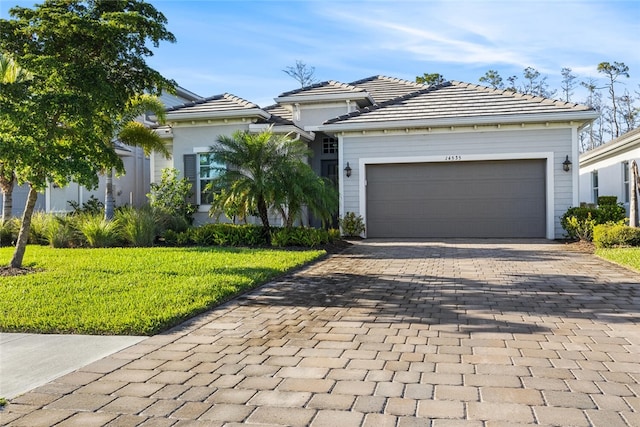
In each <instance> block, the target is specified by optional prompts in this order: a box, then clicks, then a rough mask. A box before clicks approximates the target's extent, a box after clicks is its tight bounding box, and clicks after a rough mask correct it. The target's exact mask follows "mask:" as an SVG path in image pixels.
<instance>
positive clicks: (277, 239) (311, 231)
mask: <svg viewBox="0 0 640 427" xmlns="http://www.w3.org/2000/svg"><path fill="white" fill-rule="evenodd" d="M334 235H335V233H334ZM331 241H333V240H332V235H331V234H330V232H329V231H328V230H323V229H319V228H307V227H286V228H277V229H276V228H274V229H273V230H272V232H271V244H272V245H273V246H279V247H286V246H302V247H306V248H314V247H316V246H320V245H324V244H327V243H329V242H331Z"/></svg>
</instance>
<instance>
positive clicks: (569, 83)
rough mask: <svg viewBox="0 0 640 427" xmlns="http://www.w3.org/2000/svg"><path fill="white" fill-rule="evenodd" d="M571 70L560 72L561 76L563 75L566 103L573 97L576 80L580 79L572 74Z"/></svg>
mask: <svg viewBox="0 0 640 427" xmlns="http://www.w3.org/2000/svg"><path fill="white" fill-rule="evenodd" d="M571 71H572V70H571V68H567V67H565V68H563V69H562V70H560V74H562V82H561V85H562V86H561V88H562V96H563V98H564V100H565V101H567V102H570V101H571V96H573V89H574V88H575V87H576V83H575V80H576V78H578V77H577V76H576V75H575V74H573V73H572V72H571Z"/></svg>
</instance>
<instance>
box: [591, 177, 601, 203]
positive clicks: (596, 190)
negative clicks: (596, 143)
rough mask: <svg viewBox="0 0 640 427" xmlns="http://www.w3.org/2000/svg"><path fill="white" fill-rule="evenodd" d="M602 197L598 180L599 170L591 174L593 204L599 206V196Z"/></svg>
mask: <svg viewBox="0 0 640 427" xmlns="http://www.w3.org/2000/svg"><path fill="white" fill-rule="evenodd" d="M599 195H600V183H599V178H598V170H597V169H596V170H594V171H593V172H591V197H593V203H594V204H596V205H597V204H598V196H599Z"/></svg>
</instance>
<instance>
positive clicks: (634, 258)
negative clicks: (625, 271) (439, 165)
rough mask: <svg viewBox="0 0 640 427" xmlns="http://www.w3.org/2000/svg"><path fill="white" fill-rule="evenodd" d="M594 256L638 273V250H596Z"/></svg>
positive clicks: (639, 251)
mask: <svg viewBox="0 0 640 427" xmlns="http://www.w3.org/2000/svg"><path fill="white" fill-rule="evenodd" d="M596 255H598V256H599V257H602V258H604V259H606V260H609V261H613V262H615V263H617V264H620V265H622V266H625V267H629V268H632V269H634V270H637V271H640V248H607V249H605V248H600V249H596Z"/></svg>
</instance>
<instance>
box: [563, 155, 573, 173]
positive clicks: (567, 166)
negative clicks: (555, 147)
mask: <svg viewBox="0 0 640 427" xmlns="http://www.w3.org/2000/svg"><path fill="white" fill-rule="evenodd" d="M562 170H563V171H565V172H569V171H570V170H571V160H569V155H568V154H567V158H566V159H564V162H562Z"/></svg>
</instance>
